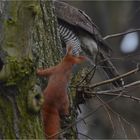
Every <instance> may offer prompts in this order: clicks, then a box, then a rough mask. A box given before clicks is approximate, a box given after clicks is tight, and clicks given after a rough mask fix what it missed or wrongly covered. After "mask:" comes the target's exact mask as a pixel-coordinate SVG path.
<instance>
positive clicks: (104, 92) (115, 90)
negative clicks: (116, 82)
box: [84, 80, 140, 95]
mask: <svg viewBox="0 0 140 140" xmlns="http://www.w3.org/2000/svg"><path fill="white" fill-rule="evenodd" d="M137 85H140V80H138V81H135V82H132V83H129V84H127V85H124V86H123V87H119V88H117V89H111V90H104V91H87V90H85V91H84V92H85V93H92V94H106V93H116V92H120V91H122V90H124V89H127V88H130V87H133V86H137ZM117 95H118V94H117Z"/></svg>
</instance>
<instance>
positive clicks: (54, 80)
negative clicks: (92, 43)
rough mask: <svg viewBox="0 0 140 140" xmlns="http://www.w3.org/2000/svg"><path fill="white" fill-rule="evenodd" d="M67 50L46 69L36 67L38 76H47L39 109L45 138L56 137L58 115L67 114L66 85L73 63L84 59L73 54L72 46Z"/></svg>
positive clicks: (58, 123)
mask: <svg viewBox="0 0 140 140" xmlns="http://www.w3.org/2000/svg"><path fill="white" fill-rule="evenodd" d="M66 48H67V52H66V55H65V56H64V58H63V59H62V61H61V62H60V63H59V64H57V65H56V66H53V67H51V68H47V69H38V70H37V74H38V75H39V76H46V77H49V80H48V85H47V88H46V89H45V90H44V92H43V95H44V98H45V101H44V105H43V107H42V110H41V114H42V118H43V124H44V129H45V136H46V138H51V139H57V138H58V135H57V133H58V132H59V130H60V116H61V115H69V99H68V93H67V87H68V83H69V80H70V75H71V72H72V68H73V65H74V64H79V63H81V62H83V61H85V60H86V57H85V56H73V55H72V46H70V45H69V46H67V47H66Z"/></svg>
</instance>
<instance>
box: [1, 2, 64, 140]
mask: <svg viewBox="0 0 140 140" xmlns="http://www.w3.org/2000/svg"><path fill="white" fill-rule="evenodd" d="M0 15H1V16H0V20H1V23H2V24H1V25H0V44H1V45H0V139H2V138H3V139H19V138H20V139H32V138H34V139H43V138H44V133H43V127H42V122H41V117H40V113H39V110H40V107H41V105H42V103H43V97H42V94H41V89H40V88H39V87H40V82H42V81H41V80H40V79H38V78H37V77H36V69H37V68H38V67H50V66H52V65H55V64H56V63H57V62H58V61H60V59H61V57H62V48H61V45H60V39H59V37H58V32H57V30H56V29H57V27H56V26H57V23H56V17H55V16H54V8H53V6H52V2H51V1H5V2H4V1H1V2H0ZM42 83H44V84H43V85H45V83H46V81H43V82H42ZM41 85H42V84H41ZM43 87H44V86H43Z"/></svg>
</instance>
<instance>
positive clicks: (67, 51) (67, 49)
mask: <svg viewBox="0 0 140 140" xmlns="http://www.w3.org/2000/svg"><path fill="white" fill-rule="evenodd" d="M72 49H73V46H72V44H71V43H68V44H67V46H66V55H72Z"/></svg>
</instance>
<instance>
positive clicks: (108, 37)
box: [103, 28, 140, 40]
mask: <svg viewBox="0 0 140 140" xmlns="http://www.w3.org/2000/svg"><path fill="white" fill-rule="evenodd" d="M137 31H140V29H139V28H138V29H131V30H129V31H125V32H121V33H116V34H110V35H107V36H105V37H103V40H107V39H110V38H114V37H119V36H123V35H126V34H129V33H133V32H137Z"/></svg>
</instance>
